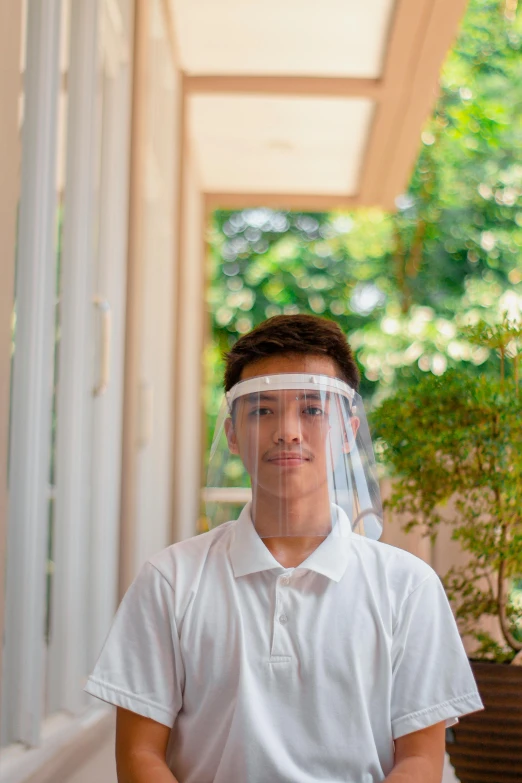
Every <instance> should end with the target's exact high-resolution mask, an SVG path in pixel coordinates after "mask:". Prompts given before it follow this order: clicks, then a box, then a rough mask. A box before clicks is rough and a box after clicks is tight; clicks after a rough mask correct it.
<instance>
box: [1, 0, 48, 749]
mask: <svg viewBox="0 0 522 783" xmlns="http://www.w3.org/2000/svg"><path fill="white" fill-rule="evenodd" d="M60 12H61V0H31V2H30V3H29V7H28V17H27V61H26V69H25V79H24V89H25V109H24V123H23V128H22V168H21V188H20V208H19V222H18V262H17V284H16V302H17V324H16V353H15V358H14V365H13V385H12V423H11V441H10V463H9V471H10V475H9V519H8V531H7V576H6V617H5V648H4V662H3V664H4V665H3V678H2V685H3V688H2V716H3V722H2V737H1V739H2V744H6V743H9V742H16V741H19V742H23V743H25V744H27V745H37V744H38V742H39V738H40V724H41V716H42V709H43V670H44V669H43V663H44V613H45V595H46V590H45V585H46V565H47V515H48V495H49V488H48V478H49V461H50V447H51V405H52V377H53V349H54V312H55V275H56V255H55V235H56V220H55V217H56V152H57V133H56V131H57V103H58V90H59V62H58V55H59V43H60V16H61V13H60Z"/></svg>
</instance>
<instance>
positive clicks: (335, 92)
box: [184, 74, 383, 101]
mask: <svg viewBox="0 0 522 783" xmlns="http://www.w3.org/2000/svg"><path fill="white" fill-rule="evenodd" d="M184 81H185V89H186V91H187V95H197V94H204V95H212V94H215V93H220V94H231V93H237V94H240V95H285V96H288V97H289V96H300V97H310V98H369V99H371V100H374V101H378V100H379V99H380V96H381V92H382V88H383V84H382V81H381V80H380V79H351V78H348V77H341V76H261V75H252V76H247V75H245V76H241V75H237V76H236V75H234V76H232V75H230V76H227V75H224V74H223V75H198V76H194V75H192V76H191V75H189V74H185V77H184Z"/></svg>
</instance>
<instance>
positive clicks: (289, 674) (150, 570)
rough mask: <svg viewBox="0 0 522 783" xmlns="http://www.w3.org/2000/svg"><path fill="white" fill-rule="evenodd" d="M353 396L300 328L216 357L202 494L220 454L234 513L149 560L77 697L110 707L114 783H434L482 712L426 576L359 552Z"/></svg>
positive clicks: (380, 547)
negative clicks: (212, 432)
mask: <svg viewBox="0 0 522 783" xmlns="http://www.w3.org/2000/svg"><path fill="white" fill-rule="evenodd" d="M357 386H358V373H357V369H356V366H355V362H354V360H353V357H352V354H351V351H350V348H349V346H348V344H347V342H346V339H345V337H344V335H343V334H342V332H341V330H340V329H339V328H338V327H337V326H336V325H334V324H332V323H331V322H328V321H326V320H323V319H320V318H316V317H313V316H301V315H298V316H277V317H275V318H272V319H269V320H268V321H266V322H264V323H263V324H261V325H260V326H259V327H258V328H257V329H254V331H252V332H251V333H250V334H248V335H245V336H243V337H241V338H240V339H239V340H238V342H237V343H236V345H235V346H234V348H233V349H232V351H231V352H230V353H229V355H228V357H227V364H226V372H225V390H226V392H227V399H226V408H225V414H224V416H223V417H222V419H221V422H222V427H221V425H220V424H218V428H217V429H218V432H217V436H216V439H215V443H214V445H213V448H212V452H211V466H210V474H211V476H212V477H213V478H212V479H211V486H214V487H216V486H218V487H219V482H220V481H221V480H222V479H223V478H224V477H226V476H227V475H230V470H229V469H228V468H227V460H228V457H227V455H231V457H230V458H232V459H235V460H236V467H237V461H238V459H240V460H241V463H242V464H243V465H244V467H245V469H246V472H247V473H248V475H249V477H250V482H251V487H252V501H251V503H249V504H248V505H247V506H246V507H245V508H244V509H243V511H242V513H241V515H240V517H239V519H238V520H236V521H232V522H227V523H225V524H223V525H220V526H218V527H215V528H214V529H212V530H211V531H210V532H208V533H205V534H203V535H200V536H197V537H195V538H193V539H190V540H187V541H183V542H180V543H178V544H174V545H173V546H171V547H169V548H168V549H166V550H164V551H163V552H160V553H159V554H158V555H156V556H154V557H153V558H151V559H150V560H149V561H148V562H147V563H146V564H145V566H144V567H143V569H142V571H141V572H140V574H139V575H138V577H137V579H136V580H135V582H134V583H133V585H132V586H131V587H130V589H129V591H128V593H127V595H126V596H125V598H124V600H123V602H122V604H121V606H120V608H119V610H118V613H117V616H116V618H115V621H114V624H113V627H112V629H111V632H110V634H109V637H108V639H107V642H106V644H105V647H104V649H103V651H102V654H101V656H100V659H99V661H98V663H97V665H96V668H95V670H94V672H93V674H92V676H91V677H90V678H89V681H88V685H87V690H88V692H89V693H91V694H93V695H94V696H97V697H99V698H101V699H104V700H105V701H108V702H110V703H112V704H115V705H116V706H117V708H118V716H117V737H116V757H117V767H118V780H119V783H173V781H179V783H312V782H313V783H320V782H321V781H323V782H324V783H341V782H342V783H380V782H381V781H386V783H440V781H441V778H442V768H443V758H444V737H445V727H446V726H450V725H452V724H454V723H455V722H456V721H457V719H458V716H460V715H464V714H466V713H469V712H473V711H475V710H479V709H482V703H481V700H480V697H479V694H478V692H477V689H476V685H475V682H474V679H473V676H472V673H471V670H470V667H469V664H468V661H467V658H466V655H465V652H464V649H463V647H462V643H461V640H460V637H459V634H458V632H457V628H456V625H455V622H454V619H453V616H452V613H451V610H450V607H449V605H448V602H447V599H446V596H445V593H444V591H443V588H442V585H441V583H440V580H439V578H438V577H437V575H436V574H435V573H434V572H433V571H432V569H431V568H430V567H429V566H428V565H426V564H425V563H424V562H423V561H421V560H419V559H418V558H416V557H414V556H413V555H411V554H409V553H407V552H404V551H402V550H400V549H396V548H394V547H390V546H387V545H385V544H381V543H379V542H377V541H375V540H372V537H373V539H375V538H377V537H378V534H379V530H380V523H381V516H382V512H381V507H380V501H379V495H378V484H377V481H376V479H375V474H374V471H373V454H372V451H371V443H370V441H369V434H368V430H367V427H366V423H365V419H364V411H363V408H362V403H361V400H360V397H359V396H358V395H357V393H356V390H357ZM221 429H222V432H223V438H224V439H225V443H226V450H223V449H221V447H220V445H219V443H220V431H221ZM220 477H221V478H220ZM211 521H212V520H211ZM354 531H357V532H354Z"/></svg>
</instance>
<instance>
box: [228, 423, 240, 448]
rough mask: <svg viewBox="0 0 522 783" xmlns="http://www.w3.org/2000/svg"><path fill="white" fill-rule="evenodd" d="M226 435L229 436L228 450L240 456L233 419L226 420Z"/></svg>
mask: <svg viewBox="0 0 522 783" xmlns="http://www.w3.org/2000/svg"><path fill="white" fill-rule="evenodd" d="M225 435H226V436H227V443H228V448H229V451H230V453H231V454H239V446H238V445H237V438H236V433H235V430H234V423H233V421H232V419H231V418H228V419H225Z"/></svg>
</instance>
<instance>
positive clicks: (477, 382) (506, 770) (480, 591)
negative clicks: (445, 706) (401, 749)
mask: <svg viewBox="0 0 522 783" xmlns="http://www.w3.org/2000/svg"><path fill="white" fill-rule="evenodd" d="M521 335H522V328H521V327H520V326H519V325H516V324H513V323H510V322H509V321H508V320H507V319H504V321H503V322H502V323H501V324H499V325H497V326H494V327H491V326H488V325H487V324H486V323H484V322H480V323H479V324H477V325H476V326H475V327H473V328H468V329H467V330H466V331H465V335H464V336H465V337H466V339H467V340H468V341H470V342H472V343H475V344H478V345H482V346H485V347H487V348H489V349H493V350H496V351H497V353H498V354H499V356H500V372H499V374H498V377H490V376H488V375H486V374H482V375H477V374H476V373H475V374H474V373H472V372H471V371H470V370H465V369H461V370H451V371H448V372H447V373H446V374H444V375H443V376H441V377H436V376H434V375H429V376H426V377H425V378H423V379H422V380H421V381H420V382H419V383H418V384H417V385H416V386H414V387H412V388H409V389H407V390H406V391H401V392H399V393H396V394H394V396H392V397H390V398H388V399H386V400H385V401H384V402H383V403H382V404H381V405H380V406H379V408H378V409H377V410H376V411H375V412H374V414H373V428H374V434H375V435H376V436H377V438H378V441H377V442H378V443H379V445H380V451H381V454H382V459H383V461H384V463H385V464H386V465H387V466H389V468H390V469H391V473H392V474H393V475H394V477H395V480H394V484H393V491H392V497H391V499H390V500H389V501H388V503H387V505H388V507H389V508H391V509H393V510H395V511H397V512H399V513H401V514H405V515H406V517H407V519H409V520H410V521H409V522H408V523H407V524H406V525H405V530H411V529H413V528H414V527H416V526H417V525H421V526H423V527H424V529H425V534H426V535H429V536H431V537H432V539H433V540H434V538H435V537H436V535H437V532H438V530H439V528H440V525H441V524H443V523H444V519H443V507H444V506H445V505H446V504H447V503H448V501H449V500H450V499H451V500H452V507H453V509H454V511H453V512H452V520H451V523H450V524H451V525H452V538H453V539H455V540H457V541H458V542H459V543H460V546H461V549H462V550H463V552H464V553H465V556H466V563H465V565H464V566H460V567H452V568H450V569H449V570H448V572H447V573H446V574H445V575H443V580H442V581H443V583H444V586H445V588H446V592H447V595H448V598H449V599H450V601H451V603H452V606H453V609H454V611H455V616H456V619H457V623H458V625H459V629H460V631H461V634H462V635H463V636H465V637H468V639H470V640H473V642H474V650H473V653H472V654H471V655H470V659H471V665H472V668H473V671H474V674H475V678H476V680H477V684H478V687H479V690H480V693H481V696H482V700H483V702H484V705H485V708H486V709H485V710H484V711H483V712H479V713H475V714H473V715H470V716H466V717H464V718H461V720H460V723H459V724H457V725H456V726H455V727H454V728H453V729H451V730H449V731H448V732H447V749H448V752H449V754H450V758H451V761H452V763H453V765H454V767H455V771H456V773H457V776H458V777H459V778H460V780H461V783H481V782H482V781H491V782H493V781H494V783H508V781H513V782H514V781H518V783H520V781H522V665H517V664H522V590H520V591H519V592H517V587H518V588H522V400H521V395H520V389H519V385H520V384H519V348H520V342H521V340H520V338H521ZM488 616H489V617H491V616H492V617H495V618H497V619H498V628H499V633H498V635H497V638H495V635H493V634H490V633H488V632H487V631H486V630H485V629H484V628H483V627H482V626H481V620H483V619H484V618H486V617H488Z"/></svg>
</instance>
